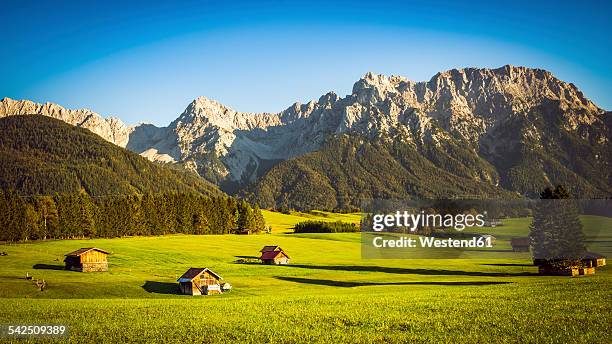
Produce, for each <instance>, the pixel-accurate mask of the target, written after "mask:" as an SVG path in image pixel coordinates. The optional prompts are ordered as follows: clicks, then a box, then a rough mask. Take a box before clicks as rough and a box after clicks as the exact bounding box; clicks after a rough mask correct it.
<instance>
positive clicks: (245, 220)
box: [0, 190, 265, 241]
mask: <svg viewBox="0 0 612 344" xmlns="http://www.w3.org/2000/svg"><path fill="white" fill-rule="evenodd" d="M0 214H2V216H1V217H0V241H27V240H45V239H70V238H113V237H121V236H133V235H163V234H174V233H182V234H228V233H238V232H242V231H245V230H250V231H251V232H258V231H261V230H263V229H264V227H265V221H264V218H263V215H262V213H261V211H260V209H259V207H258V206H257V205H255V206H254V207H252V206H251V205H250V204H249V203H247V202H246V201H244V200H237V199H235V198H232V197H228V196H203V195H201V194H195V193H176V192H167V193H143V194H141V195H117V196H106V197H91V196H89V195H88V194H86V193H84V192H83V193H77V194H74V193H71V194H55V195H53V196H31V197H24V196H21V195H18V194H17V193H15V192H13V191H2V190H0Z"/></svg>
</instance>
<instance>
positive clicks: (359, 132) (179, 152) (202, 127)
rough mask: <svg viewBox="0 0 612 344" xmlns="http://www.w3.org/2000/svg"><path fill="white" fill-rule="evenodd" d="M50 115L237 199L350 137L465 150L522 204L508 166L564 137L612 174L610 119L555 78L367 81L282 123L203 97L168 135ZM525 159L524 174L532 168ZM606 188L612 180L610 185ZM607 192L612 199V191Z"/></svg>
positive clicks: (502, 74) (484, 176)
mask: <svg viewBox="0 0 612 344" xmlns="http://www.w3.org/2000/svg"><path fill="white" fill-rule="evenodd" d="M13 102H15V101H13ZM4 103H5V100H2V102H0V117H2V116H5V115H7V114H9V113H10V111H11V110H10V109H19V108H20V107H18V106H15V105H12V106H10V107H8V106H6V105H3V104H4ZM31 107H32V105H31V104H28V106H26V108H31ZM7 109H8V110H7ZM46 109H49V110H52V111H49V110H48V115H50V116H52V117H53V116H55V117H61V116H62V115H65V116H67V119H66V121H67V122H69V123H71V124H75V123H76V125H79V126H83V127H86V128H92V129H90V130H92V131H94V132H96V130H97V131H98V132H101V133H102V135H101V136H102V137H104V138H105V139H107V140H109V141H110V142H113V143H115V144H118V145H120V146H122V145H123V146H124V147H126V148H128V149H130V150H133V151H135V152H137V153H139V154H141V155H143V156H145V157H147V158H149V159H150V160H153V161H159V162H171V163H174V162H180V163H181V164H183V165H184V166H185V167H186V168H188V169H190V170H193V171H196V172H197V173H198V174H200V175H201V176H203V177H204V178H206V179H208V180H210V181H213V182H215V183H217V184H219V185H221V186H222V187H224V188H225V189H226V190H228V191H230V192H235V191H237V190H240V189H244V188H245V187H248V186H249V185H251V184H253V183H256V182H257V181H258V180H259V179H260V178H261V177H262V176H263V175H265V174H266V173H267V172H268V171H269V170H270V168H273V166H275V165H277V164H279V163H281V162H283V161H287V160H289V159H293V158H299V157H300V156H303V155H304V154H307V153H310V152H315V151H317V150H319V149H321V147H322V145H323V144H324V142H325V141H326V140H327V139H328V138H329V137H330V136H338V135H345V134H346V135H356V136H362V137H366V138H368V139H375V138H387V139H388V140H390V141H400V142H403V143H406V144H408V145H411V146H413V147H414V148H415V149H416V150H417V151H420V152H421V154H424V153H423V152H424V147H426V146H434V147H436V149H438V148H440V147H450V145H457V144H459V145H460V146H462V147H464V148H465V149H462V152H464V153H462V154H464V155H465V156H464V157H462V159H464V160H466V161H476V160H479V159H480V160H483V162H482V164H485V163H486V164H490V165H492V166H494V167H495V171H492V170H491V171H489V169H488V168H485V169H483V170H482V171H480V173H474V178H476V179H479V180H482V181H486V182H488V183H490V184H493V185H501V186H502V187H504V188H506V189H509V190H513V191H517V192H519V193H521V194H529V193H530V192H532V191H531V190H527V189H531V188H532V186H530V187H529V188H526V187H518V186H516V185H515V184H516V181H515V180H514V179H512V178H515V177H512V176H515V175H516V173H518V172H516V170H513V171H515V172H516V173H515V174H512V173H514V172H512V173H511V170H512V168H515V167H516V166H515V165H508V166H506V165H507V164H506V163H505V162H504V160H507V159H506V157H508V156H517V155H521V151H523V150H525V151H529V150H532V151H533V150H540V149H543V151H544V152H546V151H550V149H554V147H553V148H550V147H548V148H546V147H543V142H542V140H543V137H552V134H555V133H556V132H562V133H563V135H565V136H568V135H569V136H571V137H574V136H575V140H577V141H576V142H579V144H578V146H580V147H582V149H585V148H584V147H589V149H590V150H589V149H587V150H589V154H592V156H591V158H592V159H591V160H592V161H595V162H594V163H592V162H589V163H588V165H589V166H590V167H588V168H584V169H589V170H590V169H593V168H599V169H602V168H608V167H610V166H609V165H610V163H609V154H607V153H606V154H602V151H605V150H606V149H607V148H609V146H610V125H609V122H610V119H609V118H610V115H609V112H606V111H605V110H603V109H601V108H599V107H598V106H597V105H595V104H594V103H593V102H592V101H591V100H589V99H588V98H586V97H585V95H584V94H583V93H582V92H581V91H580V90H579V89H578V88H577V87H576V86H575V85H573V84H572V83H567V82H564V81H562V80H559V79H558V78H556V77H555V76H554V75H553V74H552V73H550V72H548V71H546V70H543V69H533V68H527V67H514V66H510V65H506V66H503V67H500V68H496V69H487V68H462V69H452V70H449V71H445V72H440V73H437V74H435V75H434V76H433V77H432V78H431V79H430V80H428V81H421V82H413V81H410V80H409V79H407V78H405V77H401V76H384V75H378V74H374V73H366V74H365V75H364V77H362V78H361V79H359V80H358V81H357V82H356V83H355V84H354V86H353V90H352V93H351V94H349V95H347V96H345V97H339V96H338V95H336V94H335V93H333V92H329V93H327V94H325V95H322V96H321V97H320V98H319V99H318V100H317V101H314V100H313V101H310V102H308V103H306V104H301V103H294V104H292V105H291V106H289V107H288V108H287V109H285V110H283V111H280V112H278V113H247V112H238V111H235V110H233V109H231V108H229V107H227V106H225V105H223V104H221V103H219V102H216V101H214V100H210V99H208V98H205V97H198V98H196V99H195V100H193V101H192V102H191V103H190V104H189V105H188V106H187V108H186V109H185V110H184V111H183V112H182V113H181V115H179V116H178V117H177V119H176V120H174V121H173V122H171V123H170V124H169V125H168V126H167V127H155V126H152V125H144V124H141V125H137V126H130V127H127V126H125V125H124V124H123V123H122V122H120V121H113V120H112V119H104V118H102V117H101V116H99V115H97V114H95V113H93V114H91V113H89V112H86V111H83V110H68V111H81V112H77V113H76V114H74V113H73V114H71V113H65V112H62V111H61V110H58V109H56V108H54V107H52V106H50V105H45V106H43V107H41V108H40V109H37V110H38V112H36V113H40V114H46V113H45V110H46ZM87 111H88V110H87ZM13 112H15V111H13ZM13 114H15V113H13ZM17 114H18V113H17ZM95 115H97V116H98V117H99V118H98V117H96V116H95ZM545 116H548V117H546V118H544V117H545ZM509 130H510V131H512V133H510V134H509V132H508V131H509ZM563 135H561V136H563ZM565 136H564V137H565ZM565 139H566V140H569V138H565ZM572 140H573V139H572ZM458 142H459V143H458ZM591 148H592V149H591ZM564 149H565V148H564ZM470 150H472V151H473V152H470ZM441 151H445V150H444V149H443V150H441ZM566 153H567V152H565V151H564V153H563V154H561V153H559V154H557V155H558V157H556V158H555V159H561V160H563V161H557V160H555V161H556V163H555V164H553V165H560V166H561V167H564V164H569V165H570V167H571V168H570V169H569V172H567V174H572V173H573V174H576V175H577V176H580V175H581V174H580V173H583V172H581V171H578V170H576V168H574V167H575V166H573V164H574V163H575V161H574V160H575V159H574V160H572V159H573V158H572V157H570V156H567V154H566ZM444 154H446V153H444ZM523 155H525V154H523ZM541 155H542V154H541ZM525 156H526V155H525ZM542 156H543V157H544V158H546V154H543V155H542ZM597 156H598V157H599V158H597ZM449 158H450V157H449ZM586 158H589V157H585V160H588V159H586ZM428 159H433V160H435V159H436V158H435V157H431V156H430V157H428ZM517 159H518V160H516V159H515V160H516V164H518V165H520V164H521V161H522V160H520V159H519V158H517ZM538 159H541V158H538ZM597 159H599V160H598V161H596V160H597ZM551 163H552V162H551ZM482 164H481V163H478V164H477V165H479V166H480V165H482ZM483 166H484V165H483ZM561 167H555V168H554V169H555V171H556V170H558V169H559V168H561ZM570 172H571V173H570ZM550 173H552V174H553V175H554V174H555V173H557V172H554V173H553V172H548V173H547V175H545V176H543V177H542V178H540V179H541V180H543V181H547V182H552V180H551V179H554V176H553V177H551V176H550V175H548V174H550ZM601 178H603V179H604V180H605V179H608V180H609V176H608V175H604V176H602V177H601ZM601 178H598V179H601ZM598 183H599V184H602V183H601V182H598ZM596 184H597V183H596ZM587 189H588V188H587ZM595 189H601V186H599V187H596V188H595ZM604 189H606V190H604V191H603V192H604V193H606V192H609V183H608V186H607V187H605V188H604Z"/></svg>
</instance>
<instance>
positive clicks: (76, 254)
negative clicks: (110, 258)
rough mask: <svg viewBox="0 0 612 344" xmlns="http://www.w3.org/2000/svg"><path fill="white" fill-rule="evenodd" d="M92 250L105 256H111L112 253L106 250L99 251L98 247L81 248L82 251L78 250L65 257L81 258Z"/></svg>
mask: <svg viewBox="0 0 612 344" xmlns="http://www.w3.org/2000/svg"><path fill="white" fill-rule="evenodd" d="M92 250H93V251H98V252H102V253H104V254H110V252H108V251H104V250H102V249H99V248H97V247H84V248H80V249H78V250H76V251H72V252H70V253H67V254H65V256H67V257H78V256H81V255H83V254H84V253H87V252H89V251H92Z"/></svg>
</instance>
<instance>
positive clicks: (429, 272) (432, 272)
mask: <svg viewBox="0 0 612 344" xmlns="http://www.w3.org/2000/svg"><path fill="white" fill-rule="evenodd" d="M282 266H283V267H288V268H299V269H313V270H332V271H352V272H355V271H358V272H383V273H389V274H405V275H426V276H474V277H516V276H537V275H538V274H537V273H535V272H516V273H515V272H484V271H461V270H443V269H413V268H390V267H384V266H368V265H295V264H290V265H282Z"/></svg>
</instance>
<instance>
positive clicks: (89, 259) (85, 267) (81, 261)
mask: <svg viewBox="0 0 612 344" xmlns="http://www.w3.org/2000/svg"><path fill="white" fill-rule="evenodd" d="M109 254H110V252H107V251H104V250H101V249H99V248H95V247H87V248H81V249H78V250H76V251H73V252H70V253H68V254H66V255H65V256H66V258H64V263H66V267H65V269H66V270H72V271H80V272H94V271H108V260H107V256H108V255H109Z"/></svg>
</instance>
